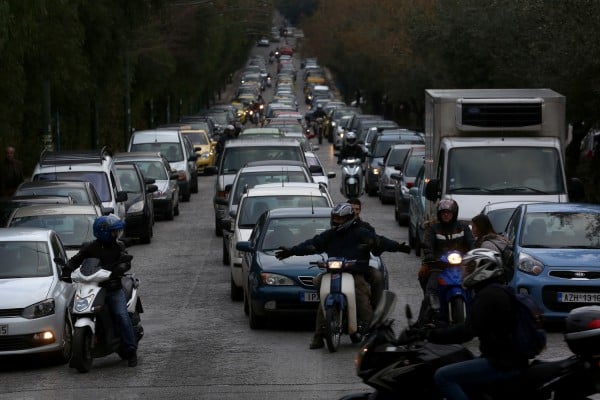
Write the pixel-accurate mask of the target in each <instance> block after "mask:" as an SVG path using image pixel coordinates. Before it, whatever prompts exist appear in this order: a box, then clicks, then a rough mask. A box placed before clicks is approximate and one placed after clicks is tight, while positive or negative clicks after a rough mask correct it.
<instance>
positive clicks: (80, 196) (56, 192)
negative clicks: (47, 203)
mask: <svg viewBox="0 0 600 400" xmlns="http://www.w3.org/2000/svg"><path fill="white" fill-rule="evenodd" d="M14 195H15V196H70V197H71V199H72V200H73V204H92V199H90V197H89V196H88V192H87V191H86V190H85V189H82V188H74V187H71V188H68V187H65V188H59V187H44V188H22V189H19V190H17V191H16V192H15V194H14Z"/></svg>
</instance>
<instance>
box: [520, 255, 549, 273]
mask: <svg viewBox="0 0 600 400" xmlns="http://www.w3.org/2000/svg"><path fill="white" fill-rule="evenodd" d="M517 267H518V268H519V271H523V272H525V273H526V274H529V275H536V276H537V275H539V274H541V273H542V271H543V270H544V264H543V263H542V262H541V261H540V260H538V259H536V258H534V257H532V256H530V255H529V254H527V253H521V254H519V263H518V265H517Z"/></svg>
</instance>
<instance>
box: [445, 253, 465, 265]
mask: <svg viewBox="0 0 600 400" xmlns="http://www.w3.org/2000/svg"><path fill="white" fill-rule="evenodd" d="M461 262H462V256H461V255H460V253H450V254H448V264H450V265H460V263H461Z"/></svg>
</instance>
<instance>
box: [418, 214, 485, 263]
mask: <svg viewBox="0 0 600 400" xmlns="http://www.w3.org/2000/svg"><path fill="white" fill-rule="evenodd" d="M474 245H475V238H474V237H473V233H472V232H471V229H470V228H469V227H468V226H467V225H465V224H463V223H462V222H453V223H450V224H443V223H441V222H437V223H435V224H433V225H431V226H430V227H429V229H428V230H427V231H426V232H425V237H424V241H423V253H424V256H425V257H426V258H427V257H433V258H435V259H436V260H437V259H439V258H440V256H441V255H442V254H444V253H445V252H447V251H450V250H457V251H460V252H462V253H466V252H467V251H469V250H471V249H473V246H474Z"/></svg>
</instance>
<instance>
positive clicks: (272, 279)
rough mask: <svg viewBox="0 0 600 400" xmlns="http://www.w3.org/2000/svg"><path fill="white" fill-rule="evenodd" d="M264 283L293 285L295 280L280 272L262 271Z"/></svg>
mask: <svg viewBox="0 0 600 400" xmlns="http://www.w3.org/2000/svg"><path fill="white" fill-rule="evenodd" d="M260 276H261V278H262V283H263V284H265V285H269V286H291V285H294V281H293V280H291V279H290V278H288V277H287V276H283V275H278V274H269V273H266V272H265V273H262V274H260Z"/></svg>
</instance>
